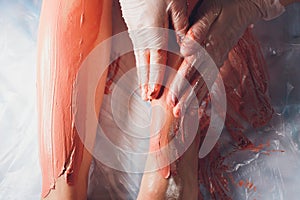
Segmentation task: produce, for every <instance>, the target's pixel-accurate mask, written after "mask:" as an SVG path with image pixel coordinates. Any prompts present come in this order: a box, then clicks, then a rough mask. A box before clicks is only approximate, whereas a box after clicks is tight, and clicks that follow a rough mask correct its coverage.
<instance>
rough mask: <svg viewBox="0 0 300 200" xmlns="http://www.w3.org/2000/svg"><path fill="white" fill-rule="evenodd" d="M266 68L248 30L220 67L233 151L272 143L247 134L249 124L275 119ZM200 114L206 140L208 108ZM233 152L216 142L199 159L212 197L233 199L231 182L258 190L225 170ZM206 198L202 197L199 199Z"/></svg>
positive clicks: (256, 149) (201, 181)
mask: <svg viewBox="0 0 300 200" xmlns="http://www.w3.org/2000/svg"><path fill="white" fill-rule="evenodd" d="M266 69H267V66H266V63H265V61H264V58H263V56H262V53H261V50H260V47H259V45H258V42H257V41H256V40H255V39H254V37H253V36H252V33H251V30H250V29H248V30H247V31H246V32H245V34H244V35H243V37H242V38H241V39H240V40H239V42H238V44H237V45H236V46H235V47H234V48H233V49H232V50H231V51H230V53H229V57H228V60H227V61H226V62H225V63H224V65H223V66H222V67H221V69H220V72H221V76H222V80H223V81H224V85H225V89H226V95H227V108H228V109H227V115H226V121H225V125H226V129H227V131H228V132H229V133H230V135H231V138H232V142H233V144H235V146H236V148H235V149H233V150H232V152H231V153H233V152H235V151H243V150H248V151H253V152H260V151H262V150H263V149H264V148H265V147H268V146H270V144H260V145H254V144H253V143H252V142H251V140H250V139H248V138H247V136H246V135H245V134H244V132H245V130H246V129H247V128H249V126H252V127H260V126H263V125H265V124H266V123H268V122H269V121H270V119H271V118H272V115H273V109H272V107H271V104H270V98H269V94H268V81H269V80H268V73H267V70H266ZM208 99H209V98H208ZM201 114H202V118H201V119H200V124H202V126H201V133H200V135H201V138H202V141H203V138H204V137H205V134H206V130H207V127H208V124H209V121H210V118H209V116H207V115H206V114H205V108H202V109H201ZM204 125H206V126H204ZM203 126H204V127H203ZM270 152H272V151H270ZM231 153H229V154H227V155H221V150H220V145H219V144H217V145H216V146H215V147H214V149H213V150H212V152H210V154H209V155H208V156H206V157H205V158H203V159H200V160H199V184H200V185H203V186H204V187H205V188H206V189H207V191H208V192H209V193H210V195H211V197H212V198H213V199H218V198H222V199H224V198H226V199H230V198H231V197H230V185H238V186H243V187H246V188H248V189H253V190H256V187H255V186H254V184H253V183H252V182H251V183H250V182H247V181H246V182H244V181H243V180H241V181H240V182H238V183H235V182H234V179H233V177H232V175H231V174H230V173H226V171H228V169H229V166H227V165H226V164H225V163H224V161H225V159H226V158H227V157H228V156H230V154H231ZM203 198H204V197H201V195H200V196H199V199H203Z"/></svg>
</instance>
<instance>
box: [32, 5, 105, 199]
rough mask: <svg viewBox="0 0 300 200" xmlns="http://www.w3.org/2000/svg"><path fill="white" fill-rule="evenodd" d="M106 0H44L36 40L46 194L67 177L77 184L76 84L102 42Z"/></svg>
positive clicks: (80, 151)
mask: <svg viewBox="0 0 300 200" xmlns="http://www.w3.org/2000/svg"><path fill="white" fill-rule="evenodd" d="M103 4H104V1H100V0H89V1H84V0H81V1H60V0H52V1H43V6H42V11H41V18H40V27H39V38H38V78H37V89H38V112H39V134H40V161H41V166H42V175H43V178H42V196H43V197H45V196H46V195H47V194H48V193H49V192H50V189H53V188H55V182H56V181H57V179H58V177H60V176H62V175H64V176H65V178H66V181H67V182H68V183H69V184H74V183H75V182H76V179H77V176H78V172H79V168H80V166H81V164H80V163H81V161H82V154H83V148H84V147H83V144H82V142H81V140H80V138H79V136H78V133H77V130H76V128H75V127H74V120H75V119H74V115H73V112H72V92H73V84H74V80H75V78H76V75H77V73H78V70H79V68H80V65H81V63H82V62H83V60H84V59H85V58H86V57H87V55H88V53H89V52H90V51H91V50H92V49H93V48H94V46H95V45H96V44H97V42H99V34H100V33H102V32H103V33H104V34H105V32H107V31H106V30H102V31H100V30H99V27H100V25H101V24H102V23H103V22H102V21H101V19H102V18H101V16H102V13H103V10H102V9H103Z"/></svg>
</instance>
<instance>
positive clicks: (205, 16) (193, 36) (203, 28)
mask: <svg viewBox="0 0 300 200" xmlns="http://www.w3.org/2000/svg"><path fill="white" fill-rule="evenodd" d="M206 2H209V3H210V4H209V6H208V5H206V4H205V3H203V5H201V6H200V7H199V8H198V11H197V13H198V14H197V16H196V17H195V18H196V21H195V23H193V25H192V27H191V28H190V29H189V30H188V32H187V34H186V37H185V38H184V40H183V42H182V44H181V47H180V53H181V54H182V55H183V56H189V55H192V54H193V53H195V52H196V51H197V50H198V48H199V44H202V42H203V41H204V39H205V38H206V35H207V33H208V31H209V29H210V27H211V25H212V24H213V23H214V21H215V20H216V19H217V17H218V16H219V14H220V12H221V8H220V5H218V4H217V3H216V2H214V3H211V1H206ZM203 12H204V13H203ZM195 41H196V42H197V43H196V42H195Z"/></svg>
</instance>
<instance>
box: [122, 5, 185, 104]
mask: <svg viewBox="0 0 300 200" xmlns="http://www.w3.org/2000/svg"><path fill="white" fill-rule="evenodd" d="M119 1H120V5H121V9H122V14H123V18H124V20H125V23H126V24H127V27H128V31H129V36H130V39H131V40H132V43H133V47H134V53H135V58H136V65H137V71H138V79H139V86H140V88H141V96H142V99H143V100H150V99H155V98H156V97H157V96H158V94H159V91H160V87H161V85H162V81H163V79H164V71H165V64H166V59H167V58H166V51H165V50H166V48H167V45H168V34H167V33H168V32H167V31H166V30H167V29H165V30H163V29H161V28H169V22H170V21H171V22H172V24H173V27H174V29H175V31H176V33H177V38H178V41H179V40H180V38H181V37H183V36H184V35H185V34H186V30H187V28H188V17H187V2H186V0H119ZM163 49H164V50H163Z"/></svg>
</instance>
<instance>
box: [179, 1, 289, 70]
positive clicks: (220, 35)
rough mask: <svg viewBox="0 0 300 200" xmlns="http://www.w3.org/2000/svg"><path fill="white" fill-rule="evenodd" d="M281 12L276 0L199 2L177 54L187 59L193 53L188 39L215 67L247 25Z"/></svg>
mask: <svg viewBox="0 0 300 200" xmlns="http://www.w3.org/2000/svg"><path fill="white" fill-rule="evenodd" d="M284 11H285V8H284V6H283V5H282V4H281V3H280V1H279V0H204V1H203V2H202V1H199V2H198V4H197V5H196V7H195V9H194V10H193V13H192V15H193V18H192V21H191V27H190V29H189V30H188V32H187V34H186V37H185V39H184V40H183V42H182V44H181V54H182V55H183V56H189V55H192V54H193V53H194V52H195V51H197V48H195V47H193V46H192V45H191V40H196V41H197V42H198V43H199V44H202V45H203V46H204V47H205V48H206V50H207V51H208V53H209V54H210V56H211V57H212V58H213V60H214V61H215V63H216V64H217V66H221V65H222V64H223V62H224V60H225V59H226V58H227V55H228V52H229V51H230V50H231V49H232V47H233V46H234V45H235V44H236V43H237V41H238V40H239V38H240V37H241V36H242V35H243V33H244V31H245V30H246V28H247V27H248V26H249V25H250V24H252V23H255V22H257V21H258V20H260V19H265V20H271V19H274V18H276V17H278V16H279V15H281V14H282V13H283V12H284Z"/></svg>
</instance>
